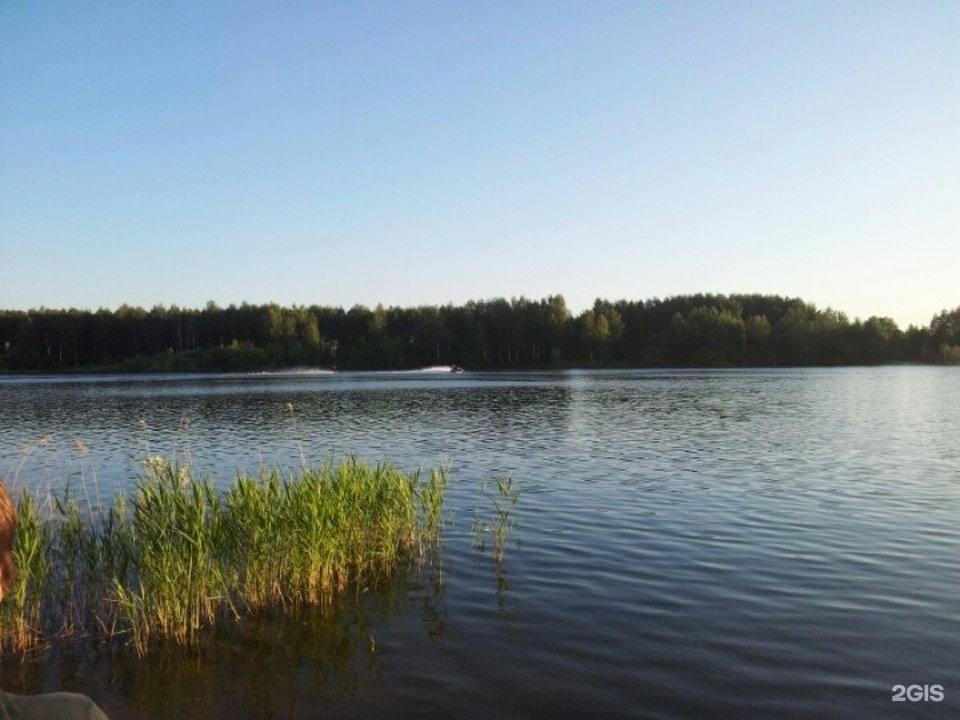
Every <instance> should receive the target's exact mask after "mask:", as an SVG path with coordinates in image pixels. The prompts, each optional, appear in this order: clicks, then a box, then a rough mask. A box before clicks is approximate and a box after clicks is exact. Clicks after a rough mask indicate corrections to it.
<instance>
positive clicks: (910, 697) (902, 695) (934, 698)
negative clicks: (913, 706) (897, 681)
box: [890, 685, 944, 702]
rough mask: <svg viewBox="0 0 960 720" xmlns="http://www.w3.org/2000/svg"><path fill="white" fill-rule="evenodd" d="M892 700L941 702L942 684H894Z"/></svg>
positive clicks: (942, 694)
mask: <svg viewBox="0 0 960 720" xmlns="http://www.w3.org/2000/svg"><path fill="white" fill-rule="evenodd" d="M891 692H892V693H893V697H892V698H890V699H891V700H893V702H941V701H942V700H943V697H944V693H943V685H894V686H893V689H892V690H891Z"/></svg>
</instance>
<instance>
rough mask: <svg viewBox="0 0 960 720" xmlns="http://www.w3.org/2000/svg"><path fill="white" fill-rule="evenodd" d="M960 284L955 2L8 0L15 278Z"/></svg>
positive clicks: (718, 285) (290, 296)
mask: <svg viewBox="0 0 960 720" xmlns="http://www.w3.org/2000/svg"><path fill="white" fill-rule="evenodd" d="M691 292H720V293H731V292H762V293H775V294H781V295H790V296H800V297H803V298H804V299H807V300H809V301H812V302H814V303H816V304H817V305H818V306H819V307H826V306H831V307H833V308H835V309H838V310H842V311H845V312H846V313H847V314H848V315H849V316H850V317H851V318H853V317H861V318H864V319H865V318H866V317H868V316H870V315H884V316H890V317H893V318H894V319H895V320H896V321H897V322H898V323H899V324H900V325H901V327H906V325H907V324H908V323H915V324H927V323H928V322H929V320H930V318H931V316H932V315H933V314H934V313H935V312H938V311H939V310H941V309H944V308H953V307H956V306H957V305H960V2H957V1H956V0H944V1H942V2H934V1H927V0H905V1H903V2H883V1H880V0H870V1H844V2H836V1H835V0H830V1H829V2H822V3H821V2H815V1H813V0H802V1H801V0H797V1H796V2H783V1H773V2H767V1H765V0H756V1H754V2H746V3H739V2H727V1H722V2H721V1H718V2H641V1H640V0H632V1H630V2H608V1H605V0H581V1H578V2H563V1H559V0H552V1H550V2H539V1H536V0H521V1H520V2H517V1H516V0H507V1H504V2H498V1H491V0H476V1H468V0H459V1H455V2H451V1H447V0H444V1H442V2H441V1H438V2H415V1H414V0H403V1H395V0H389V1H386V0H385V1H383V2H356V1H352V0H351V1H350V2H347V1H344V2H320V1H319V0H316V1H313V2H304V3H292V2H289V3H288V2H281V3H276V2H262V3H252V2H212V1H211V2H207V1H199V2H198V1H197V0H191V1H189V2H167V1H165V2H153V3H145V2H132V1H130V0H123V1H121V2H116V3H110V2H91V3H76V2H52V1H51V2H11V1H8V2H2V3H0V308H20V309H26V308H30V307H39V306H47V307H56V308H60V307H71V306H75V307H81V308H90V309H95V308H97V307H100V306H104V307H108V308H115V307H117V306H118V305H120V304H122V303H129V304H133V305H141V306H144V307H147V308H149V307H151V306H153V305H155V304H160V303H162V304H165V305H170V304H177V305H180V306H187V307H202V306H203V305H205V304H206V302H207V301H208V300H214V301H216V302H217V303H219V304H221V305H227V304H230V303H240V302H243V301H249V302H253V303H261V302H268V301H276V302H279V303H281V304H284V305H292V304H307V305H309V304H314V303H316V304H320V305H341V306H344V307H349V306H351V305H353V304H356V303H363V304H366V305H371V306H372V305H376V304H377V303H380V302H382V303H384V304H385V305H404V306H408V305H419V304H443V303H447V302H453V303H456V304H460V303H463V302H465V301H467V300H470V299H478V300H479V299H488V298H492V297H498V296H503V297H508V298H509V297H511V296H519V295H525V296H527V297H529V298H537V299H538V298H541V297H545V296H547V295H549V294H554V293H562V294H563V295H564V296H565V297H566V299H567V302H568V305H569V306H570V307H571V309H573V310H574V311H575V312H578V311H580V310H582V309H584V308H585V307H587V306H588V305H590V304H592V302H593V300H594V298H597V297H601V298H604V299H609V300H617V299H621V298H627V299H637V300H639V299H647V298H651V297H657V296H659V297H664V296H668V295H675V294H680V293H691Z"/></svg>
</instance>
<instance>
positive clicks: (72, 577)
mask: <svg viewBox="0 0 960 720" xmlns="http://www.w3.org/2000/svg"><path fill="white" fill-rule="evenodd" d="M145 468H146V472H145V475H144V477H142V478H140V479H139V481H138V482H137V485H136V489H135V491H134V492H133V494H132V495H131V496H129V497H128V496H127V495H125V494H121V495H120V496H118V497H117V499H116V501H115V502H114V504H113V505H112V506H111V507H110V508H108V509H96V510H94V511H90V512H87V513H84V512H82V511H81V508H80V505H79V504H78V503H77V502H76V501H75V500H74V499H72V498H71V497H70V494H69V492H65V493H64V495H63V497H56V498H54V501H53V502H52V503H50V507H51V511H50V513H49V516H48V517H41V515H40V513H39V512H38V509H37V502H36V500H35V499H33V498H32V497H31V496H30V495H29V494H23V495H22V497H21V500H20V506H19V507H20V525H19V526H18V530H17V536H16V560H17V563H18V567H19V573H18V575H17V578H16V580H15V585H14V589H13V592H12V597H11V599H10V602H4V603H3V604H2V606H0V617H2V619H3V625H2V627H0V644H2V645H3V646H4V647H6V648H14V649H19V650H23V649H26V648H29V647H32V646H35V645H36V644H37V643H39V642H42V640H43V639H44V638H46V637H50V636H56V635H58V634H60V635H69V634H74V633H77V632H90V633H99V634H102V635H106V636H110V637H114V636H124V635H128V636H129V637H130V639H131V641H132V644H133V646H134V647H135V648H136V650H137V652H138V653H140V654H143V653H145V652H146V651H147V650H148V649H149V647H150V646H151V645H152V644H154V643H156V642H163V641H171V642H174V643H177V644H180V645H191V644H194V643H196V642H197V640H198V637H199V633H200V632H201V631H202V630H203V629H205V628H208V627H211V626H213V625H214V624H216V623H218V622H220V621H221V620H224V619H230V618H233V619H236V618H239V617H242V616H243V614H245V613H248V612H252V611H257V610H260V609H265V608H272V607H287V606H298V605H324V604H326V603H329V602H331V601H332V600H334V599H335V598H336V597H338V596H339V595H340V594H342V593H343V592H345V591H347V590H348V589H349V588H351V587H354V588H361V587H365V586H369V585H374V584H376V583H378V582H379V581H380V580H383V579H386V578H388V577H391V576H393V575H395V574H396V573H398V572H403V571H406V570H409V569H411V568H412V567H413V565H414V564H415V563H416V561H417V560H418V559H420V558H424V557H425V556H426V555H427V553H428V552H429V551H430V549H431V548H435V547H436V545H437V543H438V541H439V533H440V526H441V522H442V505H443V494H444V490H445V488H446V475H445V472H444V470H443V469H439V470H434V471H432V472H430V474H429V476H428V477H427V478H424V477H423V476H422V475H421V473H420V472H415V473H405V472H402V471H400V470H398V469H397V468H396V467H394V466H393V465H391V464H389V463H382V464H379V465H370V464H367V463H364V462H361V461H359V460H357V459H355V458H345V459H343V460H341V461H339V462H333V461H331V462H329V463H327V464H324V465H322V466H320V467H316V468H311V467H302V468H300V469H299V470H297V471H294V472H291V473H289V474H286V475H285V474H284V473H283V472H281V471H280V470H273V471H269V472H267V471H264V472H261V474H260V475H259V476H255V477H254V476H250V475H248V474H239V475H238V476H237V477H236V479H235V481H234V482H233V484H232V485H231V486H230V487H228V488H226V489H225V490H222V491H221V490H218V489H216V488H215V487H214V485H213V483H212V482H211V481H210V480H209V479H205V478H202V477H197V476H196V475H195V474H194V473H193V472H192V470H191V468H189V467H184V466H178V465H176V464H174V463H169V462H167V461H166V460H164V459H162V458H150V459H148V460H147V461H146V463H145Z"/></svg>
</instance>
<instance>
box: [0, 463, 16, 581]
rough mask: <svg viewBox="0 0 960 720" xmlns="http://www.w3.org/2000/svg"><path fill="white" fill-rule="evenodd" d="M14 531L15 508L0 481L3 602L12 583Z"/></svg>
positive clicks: (0, 546) (0, 568)
mask: <svg viewBox="0 0 960 720" xmlns="http://www.w3.org/2000/svg"><path fill="white" fill-rule="evenodd" d="M16 531H17V506H16V505H14V504H13V498H11V497H10V493H9V492H7V486H6V485H4V484H3V480H0V600H3V593H4V590H6V589H7V588H8V587H10V583H12V582H13V573H14V570H15V567H14V564H13V536H14V533H16Z"/></svg>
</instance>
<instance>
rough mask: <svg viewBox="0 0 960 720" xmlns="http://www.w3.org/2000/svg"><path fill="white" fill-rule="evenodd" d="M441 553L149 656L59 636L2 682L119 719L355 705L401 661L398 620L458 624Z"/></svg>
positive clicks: (267, 714) (428, 627)
mask: <svg viewBox="0 0 960 720" xmlns="http://www.w3.org/2000/svg"><path fill="white" fill-rule="evenodd" d="M442 578H443V573H442V568H441V567H440V566H439V564H438V560H437V558H436V557H434V558H432V560H431V561H430V562H427V563H426V564H425V565H424V566H422V567H420V568H419V569H417V570H415V571H412V572H408V573H400V574H398V575H397V576H396V577H394V578H393V579H392V580H390V581H385V582H382V583H380V584H379V585H377V586H376V587H368V588H355V589H354V590H353V591H351V592H349V593H347V594H346V595H345V596H343V597H341V598H340V599H339V600H337V601H335V602H334V603H333V604H330V605H328V606H325V607H299V608H287V609H282V610H274V611H269V612H267V611H265V612H260V613H257V614H254V615H250V616H248V617H244V619H243V620H241V621H237V622H224V623H222V624H220V625H218V626H217V627H215V628H213V629H211V630H209V631H207V632H206V634H205V637H204V638H203V639H202V640H201V642H200V643H199V644H198V646H197V647H196V648H194V649H191V650H184V649H179V648H175V647H171V646H165V647H164V646H161V647H158V648H156V649H155V650H153V651H151V652H150V653H148V654H147V655H146V656H145V657H143V658H137V656H136V654H135V653H134V652H133V649H132V648H130V647H128V646H124V645H123V643H122V642H121V641H111V642H110V643H107V644H103V643H99V642H97V641H95V640H93V639H91V638H81V639H73V640H62V641H58V642H57V643H56V644H54V645H53V646H50V647H47V648H43V649H41V650H38V651H35V652H33V653H32V654H31V655H29V656H28V657H26V658H25V659H24V661H23V662H5V663H3V664H2V665H0V686H2V687H3V688H4V689H5V690H7V691H8V692H14V693H20V694H33V693H37V692H50V691H53V690H76V691H81V692H85V693H87V694H89V695H90V696H92V697H94V698H95V699H96V701H97V702H98V704H100V705H101V707H103V709H104V710H105V711H106V712H107V713H108V714H109V715H110V716H111V717H114V718H144V719H145V720H153V719H154V718H156V719H158V720H159V719H160V718H163V719H164V720H166V718H170V717H202V718H260V719H262V718H286V717H300V716H304V717H312V716H315V714H316V713H317V712H320V711H323V710H325V709H326V710H329V709H331V708H337V707H342V706H343V705H344V704H346V705H349V704H350V703H351V702H352V701H353V700H354V699H355V698H356V697H357V695H358V693H361V692H363V691H364V690H365V689H367V688H371V687H375V686H376V685H377V682H378V681H379V679H380V678H381V675H382V673H383V672H384V671H385V669H386V668H387V667H388V666H389V664H390V662H391V660H390V658H388V657H384V653H383V651H382V649H381V645H380V643H379V642H378V638H379V636H380V635H381V634H386V633H389V632H390V629H391V628H392V627H393V626H395V625H404V626H413V627H419V628H420V630H421V632H422V634H423V636H424V637H425V638H428V639H429V640H431V641H438V640H440V639H442V638H443V637H444V636H445V635H446V633H447V611H446V607H445V604H444V589H443V582H442Z"/></svg>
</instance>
